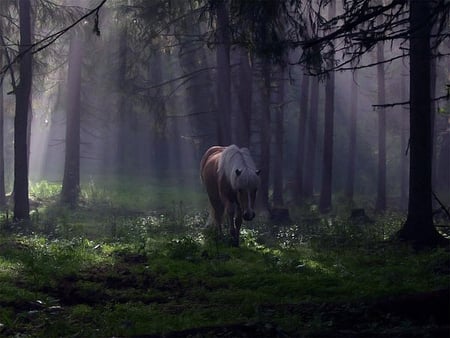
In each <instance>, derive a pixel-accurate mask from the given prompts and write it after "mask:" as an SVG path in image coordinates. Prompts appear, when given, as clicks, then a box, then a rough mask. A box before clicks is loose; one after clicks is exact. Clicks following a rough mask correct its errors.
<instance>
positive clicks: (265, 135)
mask: <svg viewBox="0 0 450 338" xmlns="http://www.w3.org/2000/svg"><path fill="white" fill-rule="evenodd" d="M262 73H263V79H264V82H263V97H262V108H261V115H260V143H261V154H260V167H259V168H260V169H261V175H260V178H261V186H260V189H259V190H258V196H259V201H260V207H261V209H262V211H263V212H267V211H268V210H269V178H270V92H271V88H270V83H271V75H270V63H269V61H268V60H263V65H262Z"/></svg>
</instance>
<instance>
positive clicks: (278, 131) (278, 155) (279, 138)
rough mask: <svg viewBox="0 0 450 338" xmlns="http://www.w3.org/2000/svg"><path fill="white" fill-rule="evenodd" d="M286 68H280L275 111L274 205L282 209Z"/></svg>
mask: <svg viewBox="0 0 450 338" xmlns="http://www.w3.org/2000/svg"><path fill="white" fill-rule="evenodd" d="M284 70H285V68H284V67H280V71H279V75H280V78H279V79H278V81H277V82H278V88H277V89H278V92H277V100H276V105H277V108H276V110H275V153H274V166H273V172H274V175H273V205H274V206H275V207H281V206H283V205H284V199H283V178H284V170H283V168H284V164H283V154H284V151H283V150H284V92H285V91H284Z"/></svg>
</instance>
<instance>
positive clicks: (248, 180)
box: [235, 168, 260, 221]
mask: <svg viewBox="0 0 450 338" xmlns="http://www.w3.org/2000/svg"><path fill="white" fill-rule="evenodd" d="M235 174H236V183H237V184H236V188H237V189H236V195H237V201H238V204H239V208H240V209H241V212H242V218H243V219H244V220H246V221H251V220H252V219H253V218H255V199H256V191H257V190H258V186H259V174H260V170H252V169H250V168H246V169H244V170H240V169H236V171H235Z"/></svg>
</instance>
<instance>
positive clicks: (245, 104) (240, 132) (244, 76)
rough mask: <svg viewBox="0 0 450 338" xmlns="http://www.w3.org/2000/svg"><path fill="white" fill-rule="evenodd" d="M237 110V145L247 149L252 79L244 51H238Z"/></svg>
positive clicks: (250, 68)
mask: <svg viewBox="0 0 450 338" xmlns="http://www.w3.org/2000/svg"><path fill="white" fill-rule="evenodd" d="M239 54H240V55H239V59H240V63H239V64H240V66H239V70H240V71H239V91H238V94H237V95H238V98H239V108H240V112H239V114H238V116H237V118H236V121H237V126H236V130H237V137H236V139H237V144H238V145H239V146H240V147H249V146H250V138H251V130H250V125H251V118H252V97H253V77H252V67H251V65H250V60H249V53H248V51H247V50H246V49H244V48H241V49H240V50H239Z"/></svg>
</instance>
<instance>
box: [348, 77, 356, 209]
mask: <svg viewBox="0 0 450 338" xmlns="http://www.w3.org/2000/svg"><path fill="white" fill-rule="evenodd" d="M357 113H358V71H357V70H355V71H354V72H353V80H352V84H351V94H350V138H349V146H348V162H347V184H346V188H345V195H346V198H347V201H348V202H349V203H350V205H353V196H354V192H355V164H356V126H357V120H358V114H357Z"/></svg>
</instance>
